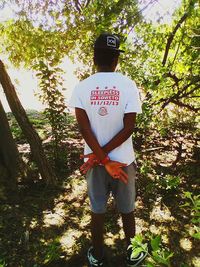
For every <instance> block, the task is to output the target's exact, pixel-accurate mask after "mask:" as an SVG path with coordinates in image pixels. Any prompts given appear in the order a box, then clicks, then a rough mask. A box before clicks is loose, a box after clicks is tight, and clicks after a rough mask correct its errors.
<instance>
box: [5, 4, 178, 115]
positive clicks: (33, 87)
mask: <svg viewBox="0 0 200 267" xmlns="http://www.w3.org/2000/svg"><path fill="white" fill-rule="evenodd" d="M0 1H1V0H0ZM142 2H143V3H142V4H141V9H142V8H144V7H145V6H147V5H148V8H146V9H145V10H144V11H143V15H144V16H145V18H146V19H147V20H150V21H152V22H153V23H157V22H156V20H157V18H158V17H159V16H162V17H163V19H162V21H161V22H162V23H170V22H171V15H172V13H173V11H174V9H175V8H177V7H178V6H179V5H180V3H181V0H155V1H154V3H153V4H151V2H153V0H143V1H142ZM0 7H1V4H0ZM13 16H14V14H13V12H12V10H11V8H9V6H5V8H4V9H0V22H3V21H6V20H8V19H10V18H13ZM0 58H1V60H2V61H3V62H4V63H6V64H7V65H8V69H7V71H8V73H9V75H10V77H11V80H12V81H13V83H14V85H15V87H16V90H17V94H18V96H19V99H20V101H21V103H22V105H23V107H24V108H25V109H36V110H42V109H44V106H43V105H42V103H41V102H40V101H39V100H38V97H37V96H36V94H37V93H38V90H39V86H38V82H37V79H36V77H35V75H34V73H33V72H32V71H29V70H25V69H16V68H14V67H13V66H12V65H11V64H10V63H9V61H8V59H7V56H6V55H1V54H0ZM61 67H62V69H63V70H64V71H65V74H64V76H63V78H64V87H65V88H67V90H66V91H64V95H65V98H66V103H67V101H68V99H69V97H70V95H71V92H72V90H73V88H74V86H75V85H76V84H77V83H78V79H77V78H76V76H75V74H74V71H75V69H76V66H75V65H73V64H72V62H70V60H69V59H68V58H65V59H64V60H63V63H62V64H61ZM0 99H1V101H2V104H3V106H4V109H5V110H6V112H7V111H10V108H9V106H8V104H7V101H6V98H5V95H4V93H3V90H2V88H1V87H0Z"/></svg>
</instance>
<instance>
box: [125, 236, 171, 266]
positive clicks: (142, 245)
mask: <svg viewBox="0 0 200 267" xmlns="http://www.w3.org/2000/svg"><path fill="white" fill-rule="evenodd" d="M149 238H150V240H149V242H145V241H144V237H142V236H141V235H136V236H135V237H134V238H132V239H131V245H130V246H129V248H130V247H131V248H132V255H131V256H132V257H136V256H137V255H138V254H139V253H140V252H142V251H143V252H145V253H147V255H148V257H147V259H146V260H145V266H146V267H156V266H168V267H170V266H171V264H170V258H171V257H172V256H173V253H172V252H170V251H168V250H167V249H165V248H164V246H163V244H162V241H161V236H160V235H156V236H152V235H149ZM148 243H149V244H150V245H148Z"/></svg>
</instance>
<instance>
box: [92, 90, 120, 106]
mask: <svg viewBox="0 0 200 267" xmlns="http://www.w3.org/2000/svg"><path fill="white" fill-rule="evenodd" d="M119 94H120V92H119V91H118V90H117V89H116V87H115V86H113V87H112V88H108V87H105V89H103V90H101V89H99V87H96V90H92V91H91V95H90V103H91V105H101V106H102V105H104V106H109V105H113V106H118V104H119V97H120V95H119Z"/></svg>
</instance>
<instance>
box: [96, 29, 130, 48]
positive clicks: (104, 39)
mask: <svg viewBox="0 0 200 267" xmlns="http://www.w3.org/2000/svg"><path fill="white" fill-rule="evenodd" d="M119 46H120V40H119V38H118V37H117V36H116V35H114V34H109V33H102V34H100V35H99V37H98V38H97V39H96V41H95V43H94V49H108V50H115V51H119V52H125V51H124V50H121V49H119Z"/></svg>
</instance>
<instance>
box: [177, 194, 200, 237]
mask: <svg viewBox="0 0 200 267" xmlns="http://www.w3.org/2000/svg"><path fill="white" fill-rule="evenodd" d="M184 197H185V198H186V199H188V200H189V201H186V203H185V204H184V205H182V206H181V207H188V208H190V212H191V216H192V220H191V221H192V223H193V230H194V231H193V233H192V234H191V236H192V237H194V238H196V239H200V195H193V194H192V193H191V192H184Z"/></svg>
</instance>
